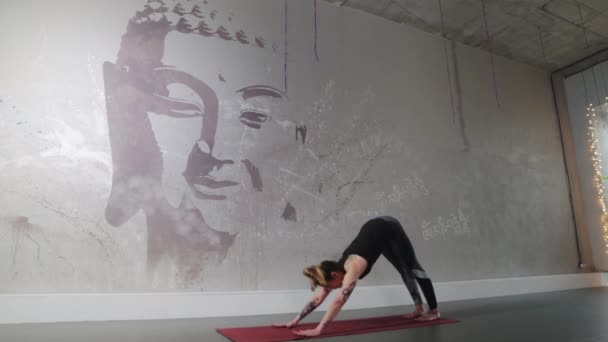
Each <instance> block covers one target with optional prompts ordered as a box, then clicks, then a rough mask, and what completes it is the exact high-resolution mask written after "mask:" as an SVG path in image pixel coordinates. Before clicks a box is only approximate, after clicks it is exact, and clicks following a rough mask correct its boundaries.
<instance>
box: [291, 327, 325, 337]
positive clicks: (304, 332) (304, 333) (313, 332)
mask: <svg viewBox="0 0 608 342" xmlns="http://www.w3.org/2000/svg"><path fill="white" fill-rule="evenodd" d="M293 333H294V334H296V335H300V336H319V335H321V329H319V328H315V329H310V330H299V331H296V330H294V331H293Z"/></svg>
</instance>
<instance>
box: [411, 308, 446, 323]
mask: <svg viewBox="0 0 608 342" xmlns="http://www.w3.org/2000/svg"><path fill="white" fill-rule="evenodd" d="M439 317H441V314H440V313H439V310H438V309H434V310H432V311H429V312H427V313H425V314H424V315H421V316H419V317H417V318H416V320H417V321H434V320H436V319H438V318H439Z"/></svg>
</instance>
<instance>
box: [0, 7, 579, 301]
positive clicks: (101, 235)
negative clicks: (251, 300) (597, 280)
mask: <svg viewBox="0 0 608 342" xmlns="http://www.w3.org/2000/svg"><path fill="white" fill-rule="evenodd" d="M199 2H200V3H199V9H200V12H196V11H195V12H192V10H193V6H194V4H195V3H198V2H196V1H193V2H184V4H183V6H182V8H178V10H177V11H173V10H174V8H175V6H176V3H175V2H174V1H169V0H167V1H165V4H166V7H167V9H168V12H166V13H164V14H163V13H159V11H161V10H162V6H161V5H162V4H161V3H159V2H154V1H153V2H150V3H149V5H148V9H144V7H145V5H146V3H147V1H144V0H141V1H128V2H124V1H117V0H113V1H104V2H92V1H75V0H62V1H53V2H46V1H45V2H43V1H16V0H10V1H3V2H2V3H1V4H0V23H2V24H1V26H0V30H1V32H2V34H0V37H1V38H0V43H1V46H2V49H3V57H2V62H1V63H0V75H2V76H1V77H2V78H1V80H2V82H0V99H1V100H2V102H1V103H0V115H1V116H0V118H1V121H0V125H1V127H2V130H0V141H1V142H2V144H1V145H2V147H1V148H0V168H1V173H0V175H1V176H0V186H1V187H2V191H1V192H0V196H1V197H0V198H1V199H0V200H1V203H2V206H0V217H1V219H0V228H1V229H0V234H2V239H0V252H1V253H3V255H4V256H5V257H4V258H2V259H1V260H3V261H0V284H2V285H0V291H2V292H4V293H36V292H155V291H201V290H202V291H219V290H221V291H233V290H276V289H299V288H302V287H305V286H306V285H307V283H306V281H305V279H304V278H303V277H302V275H301V269H302V267H303V266H304V265H307V264H312V263H316V262H319V261H320V260H322V259H325V258H337V257H338V256H339V255H340V254H341V252H342V250H343V249H344V248H345V247H346V245H347V244H348V243H349V242H350V240H351V239H352V238H353V237H354V236H355V234H356V233H357V231H358V229H359V227H360V226H361V225H362V224H363V223H364V222H365V220H367V219H368V218H370V217H371V216H374V215H386V214H387V215H393V216H395V217H397V218H398V219H399V220H401V221H402V223H403V225H404V226H405V228H406V231H407V233H408V235H409V236H410V238H411V240H412V241H413V244H414V246H415V248H416V251H417V253H418V256H419V259H420V261H421V263H422V265H423V266H424V267H425V268H426V270H427V271H428V273H429V274H430V275H431V277H432V278H433V280H436V281H459V280H471V279H487V278H501V277H520V276H531V275H550V274H561V273H572V272H576V271H577V262H578V259H577V258H578V257H577V251H576V244H575V237H574V227H573V222H572V213H571V206H570V203H569V198H568V189H567V182H566V176H565V171H564V162H563V157H562V151H561V145H560V138H559V130H558V127H557V123H556V115H555V113H554V108H553V100H552V94H551V87H550V82H549V77H548V74H547V73H546V72H544V71H541V70H538V69H535V68H532V67H529V66H525V65H522V64H518V63H515V62H510V61H507V60H504V59H502V58H496V59H495V64H496V80H497V82H496V84H497V92H498V99H497V98H496V96H495V95H496V94H495V91H494V86H493V84H494V82H493V78H492V69H491V67H490V59H489V56H488V54H487V53H484V52H481V51H478V50H474V49H471V48H468V47H463V46H458V45H452V44H447V45H446V46H444V44H443V41H442V40H441V39H440V38H438V37H435V36H430V35H428V34H425V33H421V32H418V31H415V30H413V29H410V28H407V27H404V26H400V25H396V24H392V23H388V22H385V21H383V20H381V19H379V18H375V17H373V16H370V15H365V14H362V13H359V12H355V11H351V10H347V9H339V8H335V7H331V6H329V5H327V4H325V3H322V2H319V4H318V8H317V15H316V19H317V20H316V22H317V30H316V31H315V25H314V23H315V12H314V6H313V4H314V2H312V1H297V2H296V1H290V2H288V8H287V16H285V8H284V5H285V3H284V2H283V1H262V0H255V1H253V0H252V1H227V0H223V1H219V0H217V1H213V0H208V1H199ZM159 6H161V7H159ZM182 10H183V11H182ZM176 12H177V13H176ZM183 12H188V13H190V14H183ZM180 19H184V20H181V21H180ZM285 20H287V25H285V24H286V23H285ZM201 23H204V24H201ZM285 26H287V28H288V29H287V32H285ZM194 29H195V30H194ZM193 30H194V31H193ZM241 30H242V32H240V33H239V31H241ZM285 33H286V34H285ZM285 47H287V49H285ZM445 50H447V54H448V57H449V58H448V60H447V63H446V58H445V54H444V51H445ZM446 65H450V66H451V70H450V78H448V73H447V72H446ZM450 79H451V81H452V87H451V88H452V89H454V94H453V96H452V97H451V96H450V93H449V88H450V86H449V85H450ZM452 103H453V106H452ZM498 104H500V106H499V105H498ZM451 107H453V108H454V110H453V111H452V109H451ZM399 282H400V280H399V277H398V275H397V273H396V272H395V271H394V270H392V269H391V266H390V265H389V264H388V263H387V262H386V261H384V260H381V261H380V262H379V263H378V264H377V266H376V267H375V268H374V270H373V274H372V275H370V276H369V277H368V278H366V279H365V280H364V281H363V282H362V283H363V285H387V284H398V283H399Z"/></svg>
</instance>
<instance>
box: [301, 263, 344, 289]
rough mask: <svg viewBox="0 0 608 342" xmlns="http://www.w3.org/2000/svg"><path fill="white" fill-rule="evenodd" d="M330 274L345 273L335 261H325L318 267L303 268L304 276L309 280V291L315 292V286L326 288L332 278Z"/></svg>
mask: <svg viewBox="0 0 608 342" xmlns="http://www.w3.org/2000/svg"><path fill="white" fill-rule="evenodd" d="M332 272H346V271H345V270H344V267H342V266H341V265H340V264H338V263H337V262H335V261H331V260H325V261H323V262H321V263H320V264H319V265H312V266H308V267H305V268H304V271H303V273H304V275H305V276H306V277H308V278H310V289H311V290H312V291H314V290H315V288H316V287H317V286H323V287H325V286H327V283H329V282H330V281H331V280H332V279H333V278H332V276H331V273H332Z"/></svg>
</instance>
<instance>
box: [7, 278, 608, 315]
mask: <svg viewBox="0 0 608 342" xmlns="http://www.w3.org/2000/svg"><path fill="white" fill-rule="evenodd" d="M606 285H608V274H606V273H584V274H564V275H551V276H539V277H523V278H504V279H486V280H471V281H457V282H443V283H435V284H434V286H435V291H436V293H437V298H438V301H439V302H440V303H441V302H446V301H455V300H466V299H475V298H488V297H499V296H508V295H518V294H526V293H538V292H550V291H560V290H569V289H578V288H587V287H600V286H606ZM310 294H311V293H310V291H308V290H293V291H292V290H290V291H259V292H221V293H220V292H213V293H141V294H140V293H125V294H49V295H38V294H36V295H0V324H7V323H42V322H45V323H48V322H83V321H116V320H150V319H176V318H197V317H222V316H247V315H266V314H279V313H290V312H298V311H300V310H301V308H302V307H303V305H304V304H305V301H306V300H308V299H309V297H310ZM328 302H329V300H327V301H326V303H324V304H323V306H321V308H320V310H325V308H326V307H327V303H328ZM409 304H412V301H411V298H410V296H409V294H408V293H407V291H406V289H405V287H404V286H403V285H391V286H371V287H358V288H357V289H355V292H354V294H353V296H352V297H351V299H350V300H349V302H348V303H347V304H346V307H345V309H346V310H348V309H363V308H372V307H387V306H397V305H409Z"/></svg>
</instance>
